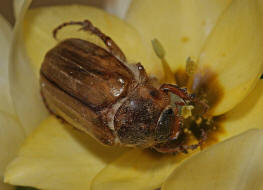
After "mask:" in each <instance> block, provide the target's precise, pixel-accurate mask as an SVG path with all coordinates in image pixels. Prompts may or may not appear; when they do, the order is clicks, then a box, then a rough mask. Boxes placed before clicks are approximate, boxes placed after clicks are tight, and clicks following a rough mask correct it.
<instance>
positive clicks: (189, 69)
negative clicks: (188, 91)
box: [185, 57, 197, 76]
mask: <svg viewBox="0 0 263 190" xmlns="http://www.w3.org/2000/svg"><path fill="white" fill-rule="evenodd" d="M185 70H186V73H187V74H188V75H189V76H193V75H194V74H195V72H196V70H197V64H196V62H195V61H193V60H192V59H191V57H188V58H187V60H186V68H185Z"/></svg>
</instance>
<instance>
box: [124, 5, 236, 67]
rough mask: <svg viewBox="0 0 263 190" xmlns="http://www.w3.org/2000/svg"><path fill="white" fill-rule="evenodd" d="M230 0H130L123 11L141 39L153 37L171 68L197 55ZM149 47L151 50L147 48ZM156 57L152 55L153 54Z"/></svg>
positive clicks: (182, 65)
mask: <svg viewBox="0 0 263 190" xmlns="http://www.w3.org/2000/svg"><path fill="white" fill-rule="evenodd" d="M230 2H231V0H213V1H211V0H172V1H171V0H154V1H152V0H144V1H141V0H134V1H132V3H131V7H130V9H129V11H128V14H127V19H126V20H127V22H128V23H130V24H131V25H133V26H134V27H135V28H136V29H137V30H138V31H139V33H140V34H141V35H142V37H143V38H144V39H145V43H146V44H147V45H148V46H151V40H152V39H154V38H157V39H158V40H159V41H160V42H161V43H162V44H163V46H164V49H165V50H166V58H167V61H168V63H169V64H170V65H171V67H172V69H173V71H175V70H176V69H178V67H183V68H184V66H185V62H186V59H187V58H188V57H189V56H190V57H192V58H193V59H197V58H198V56H199V53H200V50H201V48H202V46H203V44H204V42H205V40H206V38H207V36H208V35H209V34H210V32H211V30H212V28H213V27H214V25H215V23H216V21H217V19H218V17H219V16H220V14H221V13H222V12H223V10H224V9H225V8H226V7H227V6H228V5H229V3H230ZM151 51H153V50H151ZM155 57H156V56H155Z"/></svg>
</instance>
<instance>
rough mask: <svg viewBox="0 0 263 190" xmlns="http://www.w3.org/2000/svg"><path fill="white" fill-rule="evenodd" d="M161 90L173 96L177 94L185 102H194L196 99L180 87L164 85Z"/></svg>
mask: <svg viewBox="0 0 263 190" xmlns="http://www.w3.org/2000/svg"><path fill="white" fill-rule="evenodd" d="M160 90H162V91H164V92H171V93H173V94H176V95H177V96H179V97H180V98H182V99H183V100H190V101H192V100H193V98H194V97H193V95H191V94H188V93H187V92H186V90H185V89H183V88H180V87H179V86H177V85H175V84H163V85H162V86H161V87H160Z"/></svg>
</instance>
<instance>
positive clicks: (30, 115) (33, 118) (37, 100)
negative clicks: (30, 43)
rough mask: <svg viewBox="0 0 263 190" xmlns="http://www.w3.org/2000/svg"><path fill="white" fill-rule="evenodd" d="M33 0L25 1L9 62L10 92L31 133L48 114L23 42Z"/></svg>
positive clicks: (21, 118)
mask: <svg viewBox="0 0 263 190" xmlns="http://www.w3.org/2000/svg"><path fill="white" fill-rule="evenodd" d="M30 3H31V0H26V1H24V4H23V7H22V10H21V12H20V15H19V19H18V20H17V22H16V25H15V29H14V37H13V41H12V45H11V53H10V62H9V79H10V92H11V97H12V101H13V104H14V108H15V111H16V113H17V115H18V118H19V120H20V122H21V124H22V126H23V127H24V129H25V131H26V133H27V134H29V133H30V132H31V131H32V130H33V128H34V127H36V126H37V124H38V123H39V122H40V121H41V120H43V119H44V118H45V117H46V115H47V112H46V109H45V107H44V105H43V103H42V100H41V97H40V93H39V82H38V79H37V77H36V76H35V75H34V72H33V70H32V67H31V65H30V64H29V62H28V57H27V55H26V53H25V47H24V44H23V35H22V26H23V19H24V15H25V12H26V10H27V8H28V7H29V5H30Z"/></svg>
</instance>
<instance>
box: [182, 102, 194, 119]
mask: <svg viewBox="0 0 263 190" xmlns="http://www.w3.org/2000/svg"><path fill="white" fill-rule="evenodd" d="M193 109H194V106H192V105H189V106H182V112H181V114H182V116H183V118H184V119H187V118H189V117H191V116H192V110H193Z"/></svg>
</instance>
